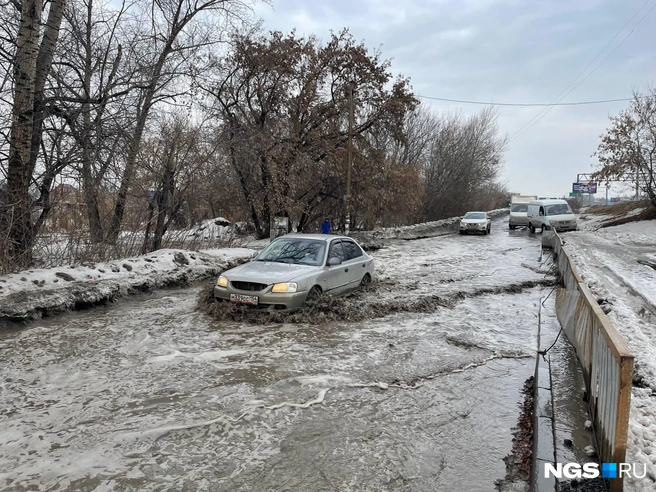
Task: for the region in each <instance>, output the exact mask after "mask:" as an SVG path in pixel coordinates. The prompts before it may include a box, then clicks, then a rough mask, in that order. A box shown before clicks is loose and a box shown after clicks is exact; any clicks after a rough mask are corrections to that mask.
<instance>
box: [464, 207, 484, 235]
mask: <svg viewBox="0 0 656 492" xmlns="http://www.w3.org/2000/svg"><path fill="white" fill-rule="evenodd" d="M491 227H492V221H491V220H490V217H489V216H488V215H487V213H485V212H467V213H466V214H465V216H464V217H463V218H462V220H461V221H460V234H471V233H479V234H480V233H483V234H489V233H490V229H491Z"/></svg>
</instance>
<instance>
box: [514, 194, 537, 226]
mask: <svg viewBox="0 0 656 492" xmlns="http://www.w3.org/2000/svg"><path fill="white" fill-rule="evenodd" d="M537 199H538V197H537V196H535V195H513V196H512V197H511V199H510V217H508V228H509V229H515V228H516V227H519V226H524V227H526V226H527V225H528V217H527V213H528V204H529V203H531V202H532V201H534V200H537Z"/></svg>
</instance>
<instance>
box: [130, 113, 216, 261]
mask: <svg viewBox="0 0 656 492" xmlns="http://www.w3.org/2000/svg"><path fill="white" fill-rule="evenodd" d="M215 150H216V149H215V147H214V146H213V145H212V143H211V138H210V135H209V134H208V132H207V130H206V128H205V127H204V126H203V124H202V123H197V124H194V123H191V122H190V121H189V119H186V118H181V117H169V118H166V119H165V120H164V121H163V122H162V124H161V127H160V130H159V134H158V135H156V136H153V137H149V138H146V139H145V141H144V145H143V146H142V155H141V156H140V162H141V163H142V164H141V169H140V171H141V174H143V176H142V177H141V179H140V181H142V182H144V183H145V184H146V186H147V189H144V190H143V191H144V193H143V194H144V195H145V194H146V193H152V195H151V196H150V199H149V201H148V220H147V223H146V234H145V237H144V246H143V251H144V252H148V251H154V250H156V249H159V248H161V247H162V239H163V237H164V234H165V233H166V232H167V230H168V229H169V227H170V226H171V224H172V223H173V222H174V221H175V220H176V219H179V213H180V211H181V209H182V207H183V206H184V205H185V203H187V202H188V201H189V200H190V199H191V196H192V195H193V194H195V193H196V191H197V190H195V189H194V185H196V184H197V183H198V179H197V178H198V174H199V173H200V172H201V170H202V169H203V168H206V167H208V166H209V165H210V162H211V161H212V160H213V158H214V154H215ZM151 232H152V233H153V235H152V239H151Z"/></svg>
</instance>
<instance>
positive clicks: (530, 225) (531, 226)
mask: <svg viewBox="0 0 656 492" xmlns="http://www.w3.org/2000/svg"><path fill="white" fill-rule="evenodd" d="M528 230H529V231H530V232H531V233H534V232H535V227H533V224H532V223H531V222H529V223H528Z"/></svg>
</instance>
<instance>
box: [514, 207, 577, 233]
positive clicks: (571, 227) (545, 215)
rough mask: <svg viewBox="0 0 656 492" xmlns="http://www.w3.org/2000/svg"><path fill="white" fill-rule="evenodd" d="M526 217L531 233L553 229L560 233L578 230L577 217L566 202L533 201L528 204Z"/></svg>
mask: <svg viewBox="0 0 656 492" xmlns="http://www.w3.org/2000/svg"><path fill="white" fill-rule="evenodd" d="M526 216H527V218H528V229H529V231H531V232H535V229H540V230H541V231H544V230H549V229H551V228H553V229H554V230H556V231H558V232H561V231H575V230H576V216H575V215H574V212H572V209H571V208H570V206H569V203H567V201H566V200H562V199H557V200H554V199H551V200H533V201H532V202H531V203H529V204H528V212H527V214H526Z"/></svg>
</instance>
